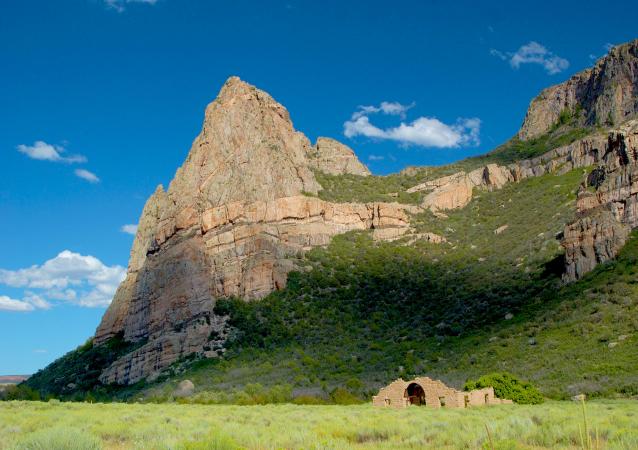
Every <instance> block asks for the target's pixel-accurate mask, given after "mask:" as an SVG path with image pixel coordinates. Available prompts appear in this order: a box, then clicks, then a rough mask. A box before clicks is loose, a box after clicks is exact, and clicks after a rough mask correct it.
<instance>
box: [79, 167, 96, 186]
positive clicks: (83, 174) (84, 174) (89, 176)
mask: <svg viewBox="0 0 638 450" xmlns="http://www.w3.org/2000/svg"><path fill="white" fill-rule="evenodd" d="M73 173H75V176H76V177H79V178H82V179H83V180H86V181H88V182H89V183H99V182H100V179H99V178H98V176H97V175H95V174H94V173H93V172H89V171H88V170H86V169H75V171H74V172H73Z"/></svg>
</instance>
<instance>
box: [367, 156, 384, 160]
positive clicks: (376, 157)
mask: <svg viewBox="0 0 638 450" xmlns="http://www.w3.org/2000/svg"><path fill="white" fill-rule="evenodd" d="M368 159H369V160H370V161H383V160H384V159H385V156H381V155H370V156H368Z"/></svg>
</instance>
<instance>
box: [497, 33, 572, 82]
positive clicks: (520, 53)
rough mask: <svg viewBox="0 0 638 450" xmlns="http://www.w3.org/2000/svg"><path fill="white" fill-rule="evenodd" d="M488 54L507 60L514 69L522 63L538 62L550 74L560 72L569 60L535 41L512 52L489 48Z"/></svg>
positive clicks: (565, 67)
mask: <svg viewBox="0 0 638 450" xmlns="http://www.w3.org/2000/svg"><path fill="white" fill-rule="evenodd" d="M490 54H491V55H492V56H496V57H497V58H499V59H502V60H503V61H509V63H510V66H512V68H514V69H518V68H520V67H521V65H522V64H538V65H540V66H542V67H543V68H544V69H545V71H546V72H547V73H548V74H550V75H554V74H557V73H560V72H562V71H563V70H565V69H567V68H568V67H569V61H567V60H566V59H565V58H561V57H560V56H558V55H555V54H553V53H552V52H550V51H549V50H547V48H545V47H544V46H543V45H541V44H539V43H538V42H535V41H531V42H528V43H527V44H525V45H522V46H521V47H520V48H519V49H518V50H517V51H516V52H514V53H512V52H502V51H500V50H496V49H491V50H490Z"/></svg>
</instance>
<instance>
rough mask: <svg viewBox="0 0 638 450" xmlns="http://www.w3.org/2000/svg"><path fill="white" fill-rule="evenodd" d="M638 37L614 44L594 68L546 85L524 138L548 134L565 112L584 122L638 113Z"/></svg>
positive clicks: (532, 110)
mask: <svg viewBox="0 0 638 450" xmlns="http://www.w3.org/2000/svg"><path fill="white" fill-rule="evenodd" d="M637 97H638V40H634V41H632V42H629V43H626V44H623V45H619V46H617V47H614V48H612V49H611V50H610V51H609V54H608V55H606V56H605V57H603V58H601V59H599V60H598V61H597V62H596V64H595V66H594V67H592V68H591V69H587V70H584V71H582V72H579V73H577V74H576V75H574V76H572V77H571V78H570V79H569V80H567V81H565V82H564V83H561V84H558V85H556V86H552V87H550V88H547V89H545V90H544V91H542V92H541V94H540V95H539V96H538V97H536V98H535V99H534V100H532V102H531V104H530V106H529V109H528V111H527V115H526V116H525V121H524V122H523V125H522V127H521V129H520V131H519V133H518V137H519V138H520V139H522V140H527V139H532V138H535V137H538V136H541V135H543V134H545V133H546V132H547V131H549V130H550V129H551V128H552V127H553V126H554V125H555V124H556V123H557V122H558V120H559V118H560V115H561V113H563V112H564V111H565V112H568V113H569V114H577V115H578V117H576V118H575V119H576V122H577V123H579V124H580V125H613V124H620V123H623V122H625V121H626V120H628V119H630V118H632V117H634V116H636V114H638V102H636V98H637Z"/></svg>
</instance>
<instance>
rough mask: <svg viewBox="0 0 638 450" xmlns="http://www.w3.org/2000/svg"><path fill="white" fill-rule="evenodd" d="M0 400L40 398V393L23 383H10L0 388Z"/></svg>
mask: <svg viewBox="0 0 638 450" xmlns="http://www.w3.org/2000/svg"><path fill="white" fill-rule="evenodd" d="M0 400H40V393H39V392H38V391H35V390H33V389H31V388H30V387H29V386H26V385H23V384H19V385H11V386H7V387H6V388H5V389H3V390H0Z"/></svg>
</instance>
